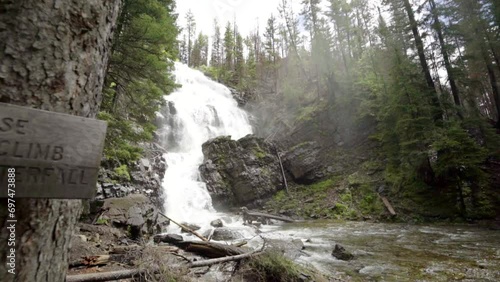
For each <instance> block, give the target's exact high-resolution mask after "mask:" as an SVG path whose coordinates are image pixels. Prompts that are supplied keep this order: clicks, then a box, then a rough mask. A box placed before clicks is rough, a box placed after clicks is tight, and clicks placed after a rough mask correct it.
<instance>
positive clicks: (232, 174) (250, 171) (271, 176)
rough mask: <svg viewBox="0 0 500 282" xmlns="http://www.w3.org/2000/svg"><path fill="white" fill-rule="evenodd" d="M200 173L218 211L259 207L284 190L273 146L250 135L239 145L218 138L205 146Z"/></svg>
mask: <svg viewBox="0 0 500 282" xmlns="http://www.w3.org/2000/svg"><path fill="white" fill-rule="evenodd" d="M202 149H203V154H204V156H205V159H204V162H203V164H202V165H201V166H200V173H201V176H202V178H203V180H204V181H205V182H206V183H207V189H208V191H209V193H210V195H211V197H212V200H213V205H214V207H215V208H221V207H226V208H227V207H233V206H241V205H247V206H249V207H253V206H260V205H261V204H262V203H263V201H264V200H265V199H267V198H268V197H270V196H272V195H273V194H274V193H276V192H277V191H278V190H279V189H281V186H282V174H281V169H280V166H279V161H278V157H277V155H276V153H275V149H274V148H273V145H272V144H271V143H268V142H265V141H264V139H262V138H257V137H254V136H252V135H248V136H246V137H244V138H241V139H240V140H238V141H234V140H231V139H230V137H229V136H223V137H217V138H215V139H211V140H209V141H207V142H206V143H204V144H203V147H202Z"/></svg>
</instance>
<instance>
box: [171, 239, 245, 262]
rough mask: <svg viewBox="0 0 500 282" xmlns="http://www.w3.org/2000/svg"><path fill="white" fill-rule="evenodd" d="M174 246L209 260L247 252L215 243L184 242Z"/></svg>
mask: <svg viewBox="0 0 500 282" xmlns="http://www.w3.org/2000/svg"><path fill="white" fill-rule="evenodd" d="M174 244H175V245H176V246H178V247H179V248H181V249H183V250H185V251H187V252H191V253H196V254H198V255H201V256H204V257H209V258H220V257H226V256H234V255H241V254H244V253H245V250H244V249H242V248H239V247H236V246H232V245H224V244H220V243H215V242H197V241H182V242H177V243H174Z"/></svg>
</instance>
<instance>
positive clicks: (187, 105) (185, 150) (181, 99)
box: [162, 63, 252, 226]
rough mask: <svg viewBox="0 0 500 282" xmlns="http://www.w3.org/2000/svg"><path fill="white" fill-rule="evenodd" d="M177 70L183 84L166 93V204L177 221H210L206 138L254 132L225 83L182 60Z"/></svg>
mask: <svg viewBox="0 0 500 282" xmlns="http://www.w3.org/2000/svg"><path fill="white" fill-rule="evenodd" d="M175 76H176V80H177V83H178V84H181V85H182V87H181V88H179V89H177V91H175V92H174V93H172V94H170V95H169V96H166V97H165V99H166V100H167V103H168V107H167V109H166V116H164V118H165V120H166V124H165V125H164V127H163V129H162V134H163V136H164V145H165V147H166V148H167V151H168V153H167V154H166V155H165V158H166V161H167V165H168V167H167V171H166V173H165V177H164V181H163V189H164V192H165V196H166V200H165V210H166V213H167V214H168V215H169V216H170V217H172V218H173V219H175V220H176V221H179V222H188V223H194V224H197V225H200V226H206V225H207V224H208V223H209V222H210V220H213V219H215V217H217V215H216V214H215V211H214V209H213V207H212V201H211V198H210V195H209V194H208V191H207V189H206V185H205V183H203V182H201V181H200V176H199V171H198V167H199V166H200V165H201V163H202V162H203V153H202V149H201V147H202V144H203V143H204V142H206V141H207V140H209V139H211V138H215V137H217V136H223V135H231V137H232V138H233V139H239V138H241V137H244V136H245V135H247V134H250V133H252V127H251V125H250V123H249V121H248V116H247V114H246V113H245V112H244V111H243V110H241V109H240V108H238V105H237V102H236V101H235V100H234V99H233V97H232V95H231V92H230V91H229V89H228V88H227V87H225V86H224V85H222V84H219V83H217V82H214V81H212V80H210V79H209V78H207V77H206V76H205V75H204V74H203V73H201V72H200V71H196V70H193V69H191V68H189V67H187V66H186V65H183V64H180V63H176V64H175Z"/></svg>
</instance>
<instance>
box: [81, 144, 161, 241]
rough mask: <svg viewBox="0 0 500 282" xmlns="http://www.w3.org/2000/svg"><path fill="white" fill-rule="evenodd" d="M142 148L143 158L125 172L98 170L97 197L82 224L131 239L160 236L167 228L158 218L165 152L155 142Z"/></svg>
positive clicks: (86, 211)
mask: <svg viewBox="0 0 500 282" xmlns="http://www.w3.org/2000/svg"><path fill="white" fill-rule="evenodd" d="M142 148H143V150H144V152H145V154H144V157H143V158H141V159H140V160H138V161H137V162H135V163H134V164H133V165H131V166H130V167H129V170H128V172H124V171H122V173H121V174H120V173H117V170H116V168H101V170H100V172H99V178H98V182H97V195H96V198H95V199H94V200H93V201H91V202H90V203H89V205H88V206H87V208H86V209H85V210H84V214H83V218H84V222H87V223H94V224H105V225H109V226H113V227H116V228H120V229H123V230H124V231H126V232H128V233H130V234H129V236H131V237H134V238H138V237H141V236H142V235H154V234H156V233H158V232H162V229H163V228H164V227H165V226H166V225H167V224H168V221H166V220H165V219H164V218H163V217H161V216H159V214H158V211H163V204H164V202H163V188H162V180H163V177H164V175H165V171H166V168H167V166H166V161H165V159H164V158H163V155H164V153H165V150H164V149H163V148H162V147H161V146H160V145H158V144H157V143H155V142H151V143H145V144H143V145H142Z"/></svg>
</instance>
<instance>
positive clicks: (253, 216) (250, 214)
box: [241, 207, 295, 223]
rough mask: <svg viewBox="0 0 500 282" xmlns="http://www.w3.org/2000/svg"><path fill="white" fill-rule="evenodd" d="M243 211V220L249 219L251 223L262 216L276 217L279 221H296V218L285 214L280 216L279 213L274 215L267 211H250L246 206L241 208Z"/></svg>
mask: <svg viewBox="0 0 500 282" xmlns="http://www.w3.org/2000/svg"><path fill="white" fill-rule="evenodd" d="M241 212H242V213H243V221H249V222H250V223H251V222H252V221H256V220H257V218H259V217H262V218H270V219H275V220H279V221H284V222H295V220H293V219H291V218H288V217H284V216H278V215H272V214H267V213H262V212H251V211H248V209H247V208H246V207H242V208H241Z"/></svg>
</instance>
